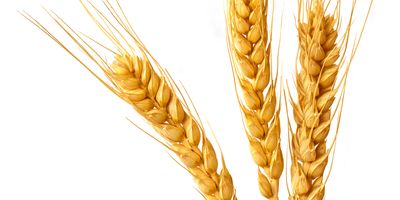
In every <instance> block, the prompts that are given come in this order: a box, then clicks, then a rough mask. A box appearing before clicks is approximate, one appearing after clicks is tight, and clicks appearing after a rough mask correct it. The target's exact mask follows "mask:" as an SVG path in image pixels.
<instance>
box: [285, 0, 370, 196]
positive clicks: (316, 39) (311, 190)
mask: <svg viewBox="0 0 400 200" xmlns="http://www.w3.org/2000/svg"><path fill="white" fill-rule="evenodd" d="M299 2H300V5H299V16H298V18H299V21H298V37H299V44H300V49H299V56H298V57H299V61H300V65H301V67H300V69H299V70H298V72H297V73H296V77H295V79H296V80H295V83H296V90H297V96H298V101H297V102H294V101H293V98H292V97H290V99H291V104H292V107H293V112H294V115H293V116H294V120H295V123H296V125H297V129H296V131H295V133H293V132H292V134H291V146H290V147H291V148H290V150H291V158H292V164H291V170H290V172H291V182H292V190H293V193H292V194H290V197H289V199H292V200H295V199H296V200H297V199H313V200H322V199H323V198H324V195H325V183H326V181H327V179H324V172H325V168H326V166H327V164H328V161H329V156H330V154H331V152H332V148H333V147H334V145H335V143H336V136H337V132H336V134H335V135H334V140H333V142H332V144H330V145H327V136H328V134H329V132H330V129H331V127H333V126H334V124H333V118H334V117H335V116H337V117H338V119H339V120H338V122H337V124H336V131H337V130H338V126H339V123H340V115H341V110H342V106H343V97H344V91H345V85H346V80H347V75H348V70H349V67H350V63H351V60H352V59H353V57H354V54H355V52H356V49H357V46H358V43H359V41H360V38H358V40H356V43H355V44H354V46H353V50H352V52H351V55H350V59H349V62H345V61H346V59H345V57H346V54H345V53H346V50H347V48H348V45H349V34H350V27H351V24H352V16H353V11H354V6H355V1H353V7H352V10H351V15H350V20H349V23H348V25H347V27H345V28H346V30H345V31H344V33H343V35H341V36H340V37H339V27H340V22H339V19H340V5H339V4H340V1H338V2H337V5H336V7H335V9H334V11H333V13H332V14H328V10H327V5H328V4H327V3H326V2H325V1H323V0H308V1H306V2H304V1H303V0H300V1H299ZM329 2H330V1H329ZM368 13H369V12H368ZM302 14H304V15H302ZM302 16H304V18H305V19H303V18H302ZM367 16H368V15H367ZM364 26H365V24H364ZM363 29H364V28H363ZM340 71H344V73H343V75H339V72H340ZM339 91H340V92H339ZM335 99H338V100H337V103H336V104H334V102H335ZM337 113H338V114H337ZM336 114H337V115H336ZM328 176H329V174H328Z"/></svg>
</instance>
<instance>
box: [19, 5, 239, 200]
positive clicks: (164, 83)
mask: <svg viewBox="0 0 400 200" xmlns="http://www.w3.org/2000/svg"><path fill="white" fill-rule="evenodd" d="M81 2H82V5H83V6H84V8H85V10H86V11H87V12H88V14H89V15H90V16H91V17H92V19H94V21H95V23H96V25H97V26H98V27H99V28H100V30H101V31H102V32H103V33H104V34H105V36H106V37H108V39H109V40H110V41H111V42H112V43H113V44H114V47H113V48H109V47H106V46H105V45H102V44H100V46H101V47H104V48H105V49H106V50H108V51H110V53H111V54H112V55H113V61H112V62H111V63H110V62H107V61H106V59H104V58H103V57H101V56H100V53H98V51H96V49H95V48H94V47H93V46H91V45H90V40H88V39H87V38H84V37H83V36H82V35H80V34H78V33H77V32H76V31H75V30H73V29H72V28H71V27H70V26H68V24H66V23H65V22H64V21H63V20H62V19H61V18H60V17H58V16H57V15H56V14H55V13H52V12H50V11H48V13H49V15H50V16H51V17H52V18H53V19H54V21H55V22H56V23H57V24H58V25H59V26H60V28H61V29H62V30H64V31H65V33H66V34H67V35H68V36H69V37H70V38H71V39H72V40H73V41H74V42H75V43H76V44H77V46H78V47H79V48H80V50H82V51H83V52H84V54H85V55H86V56H88V57H89V58H90V59H91V60H92V61H93V62H94V63H95V64H96V66H97V67H98V68H100V69H101V70H102V72H104V75H105V77H106V79H103V78H100V77H101V75H99V74H98V73H95V72H94V70H93V69H92V67H90V66H89V65H88V64H86V62H83V61H82V59H81V58H80V56H79V55H77V54H75V53H73V52H72V51H71V50H70V49H69V48H68V47H66V46H65V45H64V44H63V43H62V42H60V40H58V39H57V38H56V37H55V36H54V35H52V34H51V33H50V32H49V31H48V30H47V29H46V28H45V27H44V26H43V25H42V24H40V23H39V22H38V21H36V20H35V19H34V18H32V17H31V16H30V15H29V14H27V13H23V15H24V16H25V17H26V18H27V19H28V20H29V21H31V22H32V23H33V24H34V25H36V26H37V27H38V28H39V29H41V30H42V31H43V32H45V33H46V34H47V35H48V36H50V37H51V38H52V39H53V40H54V41H55V42H57V43H58V44H59V45H60V46H61V47H62V48H64V49H65V50H66V51H67V52H68V53H70V54H71V55H72V56H73V57H74V58H76V59H77V60H78V61H79V62H80V63H81V64H82V65H83V66H84V67H86V68H87V69H88V70H89V71H90V72H91V73H92V74H93V75H94V76H95V77H96V78H97V79H98V80H100V81H101V82H102V83H103V84H104V85H105V86H106V87H107V88H109V89H110V90H111V91H112V92H114V93H115V94H116V95H118V96H119V97H120V98H122V99H123V100H125V101H126V102H127V103H129V104H130V105H132V107H133V108H134V109H135V110H136V111H137V112H138V113H139V114H140V115H141V116H142V117H143V118H144V119H145V120H146V121H147V122H148V123H149V124H150V125H151V126H152V127H153V128H154V130H156V132H157V133H158V134H159V135H160V136H161V139H157V141H159V142H160V143H162V144H163V145H164V146H165V147H166V148H168V149H169V150H170V151H172V152H173V153H174V154H175V155H176V156H177V158H178V159H177V161H178V162H179V164H181V165H182V166H183V167H184V168H185V169H186V170H187V171H188V172H189V173H190V174H191V175H192V176H193V178H194V180H195V182H196V183H197V186H198V189H199V191H200V192H201V194H202V195H203V196H204V197H205V198H206V199H218V200H231V199H236V195H235V189H234V185H233V180H232V177H231V175H230V173H229V171H228V169H227V168H226V166H225V163H224V159H223V156H222V159H221V160H222V166H221V170H218V165H219V160H218V158H217V155H216V152H215V150H214V147H213V145H212V144H211V142H210V141H209V139H208V138H207V136H206V135H205V131H204V128H203V126H202V125H201V123H200V121H199V119H198V117H195V116H194V115H193V114H192V111H193V110H192V109H190V108H189V106H188V104H187V103H186V101H185V99H183V97H182V96H183V95H182V94H181V93H180V90H179V89H178V87H177V86H176V85H175V83H174V82H173V80H172V79H171V78H170V76H169V75H168V74H167V73H166V72H165V71H164V70H163V69H162V68H161V67H160V66H159V65H158V63H157V61H156V60H155V59H154V58H153V57H152V56H151V54H150V53H149V52H148V51H147V49H146V48H145V47H144V45H143V43H142V42H141V41H140V39H139V38H138V37H137V35H136V33H135V32H134V31H133V29H132V28H131V25H130V24H129V22H128V20H127V19H126V17H125V14H124V13H123V11H122V9H121V6H120V5H119V3H118V1H115V4H114V5H113V4H111V3H110V2H109V1H104V3H105V6H106V7H107V10H108V11H109V12H110V13H109V14H110V16H111V17H107V15H106V14H105V13H102V12H101V11H100V9H99V8H98V7H96V6H95V5H94V4H92V3H90V2H88V3H85V2H83V1H81ZM90 39H91V38H90ZM91 41H93V40H91ZM97 44H99V43H97ZM112 49H116V50H112ZM154 138H155V137H154ZM155 139H156V138H155ZM221 155H222V154H221Z"/></svg>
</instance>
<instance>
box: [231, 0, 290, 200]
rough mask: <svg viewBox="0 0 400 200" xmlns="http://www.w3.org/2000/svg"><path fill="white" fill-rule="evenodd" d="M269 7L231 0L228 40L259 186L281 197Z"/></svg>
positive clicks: (263, 191)
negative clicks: (279, 190) (268, 24)
mask: <svg viewBox="0 0 400 200" xmlns="http://www.w3.org/2000/svg"><path fill="white" fill-rule="evenodd" d="M267 10H268V3H267V1H264V0H228V7H227V16H226V20H227V32H228V41H227V42H228V49H229V52H230V57H231V63H232V67H233V72H234V76H235V84H237V87H236V92H237V95H238V99H239V104H240V108H241V110H242V114H243V119H244V124H245V131H246V135H247V138H248V140H249V143H250V152H251V155H252V157H253V160H254V162H255V163H256V164H257V165H258V185H259V189H260V192H261V194H262V195H263V196H264V197H266V198H268V199H278V189H279V178H280V176H281V174H282V170H283V156H282V151H281V148H280V121H279V110H280V109H279V108H278V107H279V106H278V105H277V98H276V82H274V81H272V80H271V79H272V78H271V66H270V42H269V40H268V30H267Z"/></svg>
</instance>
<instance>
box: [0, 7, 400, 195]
mask: <svg viewBox="0 0 400 200" xmlns="http://www.w3.org/2000/svg"><path fill="white" fill-rule="evenodd" d="M94 2H99V1H94ZM120 2H121V3H122V5H123V6H124V8H125V12H127V13H128V17H129V19H130V21H131V23H132V24H133V26H134V28H135V30H136V31H137V33H138V34H139V36H140V38H141V39H142V41H143V42H144V43H145V44H146V46H147V47H148V49H149V50H150V52H151V53H152V54H153V56H154V57H155V58H156V59H157V60H158V61H159V63H160V64H161V65H162V66H164V67H165V68H167V69H168V70H169V71H170V73H171V74H172V75H173V77H174V78H175V80H179V81H182V82H183V84H184V85H185V87H186V88H187V89H188V92H189V93H190V95H191V97H192V99H193V100H194V103H195V105H196V107H197V109H198V110H199V111H200V112H201V115H202V116H203V117H204V121H209V123H210V125H211V127H212V128H213V130H214V132H215V134H216V137H217V139H218V141H219V142H220V144H221V146H222V148H223V152H224V155H225V159H226V162H227V165H228V167H229V170H230V172H231V174H232V175H233V178H234V182H235V186H236V188H237V194H238V197H239V199H246V200H247V199H251V200H253V199H262V198H261V196H260V195H259V192H258V188H257V182H256V178H257V177H256V166H255V165H254V164H253V161H252V159H251V157H250V154H249V152H248V143H247V140H246V137H245V135H244V132H243V127H242V124H241V118H240V111H239V108H238V104H237V101H236V98H235V93H234V87H233V80H232V75H231V69H230V63H229V57H228V52H227V48H226V42H225V21H224V1H222V0H219V1H216V0H169V1H165V0H147V1H139V0H134V1H127V0H121V1H120ZM296 2H297V1H294V0H285V1H279V2H278V3H277V4H276V10H277V11H276V13H277V16H278V17H277V18H279V16H280V15H281V14H282V11H283V29H282V33H283V34H282V37H283V42H282V50H281V58H280V59H281V61H282V63H281V65H282V68H283V71H284V77H285V78H288V79H289V80H290V78H291V77H292V73H293V66H294V63H295V53H296V46H297V43H296V41H297V39H296V32H295V27H294V18H293V16H294V14H295V11H296ZM41 5H43V6H45V7H46V8H50V9H53V10H54V11H56V12H57V13H59V14H60V15H61V16H62V17H63V18H64V19H65V20H66V21H67V22H70V23H71V24H72V25H73V26H74V27H75V28H77V29H79V30H80V31H82V32H84V33H88V34H90V35H93V36H94V37H96V36H99V34H100V33H99V31H98V30H97V29H94V28H93V24H92V22H91V21H90V19H89V18H88V17H87V16H86V14H85V13H84V10H83V9H82V8H81V6H80V4H79V1H78V0H73V1H72V0H71V1H61V0H57V1H55V0H15V1H5V0H1V4H0V30H1V31H0V58H1V59H0V60H1V63H0V199H1V200H30V199H34V200H39V199H40V200H55V199H57V200H71V199H74V200H95V199H96V200H103V199H104V200H109V199H118V200H127V199H150V200H152V199H176V200H178V199H182V200H187V199H202V197H201V196H200V195H199V194H198V193H197V191H196V190H195V185H194V183H193V181H192V180H191V177H190V175H189V174H187V172H186V171H185V170H183V169H182V168H181V167H179V166H178V165H177V164H176V163H175V162H173V161H172V160H171V158H170V157H169V156H168V154H167V153H166V151H165V149H164V148H163V147H162V146H161V145H159V144H157V143H156V142H155V141H154V140H152V139H151V138H149V137H148V136H146V135H145V134H143V133H141V132H140V131H139V130H137V129H136V128H135V127H133V126H132V125H131V124H130V123H129V122H128V121H127V120H126V117H129V118H131V119H132V120H140V118H138V117H137V115H135V113H134V111H133V110H132V109H131V108H130V107H129V106H128V105H126V103H125V102H123V101H121V100H120V99H118V98H117V97H116V96H115V95H113V94H112V93H111V92H110V91H108V90H107V89H106V88H105V87H103V86H102V85H101V84H100V83H99V82H98V81H97V80H95V79H94V78H93V77H92V76H91V75H90V74H89V73H88V72H87V71H86V70H85V69H84V68H83V67H81V66H80V65H79V63H78V62H76V61H75V60H74V59H73V58H72V57H71V56H69V55H68V54H67V53H66V52H64V51H63V50H62V49H61V48H60V47H58V46H57V45H56V44H55V43H54V42H52V41H51V40H50V39H49V38H48V37H46V36H45V35H44V34H43V33H42V32H40V31H39V30H37V29H36V28H35V27H34V26H33V25H31V24H29V23H28V22H27V20H25V19H24V18H23V17H21V16H20V15H19V14H18V13H17V10H26V11H28V12H29V13H31V14H32V15H33V16H34V17H35V18H37V19H39V20H40V21H41V22H43V23H44V24H45V25H46V26H47V27H50V29H52V30H55V32H56V33H57V31H58V29H57V27H56V25H55V24H54V23H53V22H52V21H51V20H49V17H48V16H47V15H45V12H44V11H43V10H42V9H41V7H40V6H41ZM347 5H348V4H347ZM367 6H368V5H367V3H366V2H365V1H362V0H360V1H359V7H357V10H358V11H359V12H358V13H357V14H356V16H357V20H358V21H356V23H361V20H362V19H363V17H364V14H365V11H366V9H367ZM399 6H400V3H399V1H396V0H376V2H375V4H374V8H373V10H372V13H371V16H370V19H369V21H368V24H367V28H366V31H365V35H364V38H363V40H362V42H361V46H360V48H359V50H358V54H357V56H356V58H355V60H354V62H353V65H352V69H351V72H350V76H349V81H348V84H347V91H346V100H345V105H344V112H343V115H342V126H341V129H340V136H339V141H338V144H337V152H336V157H335V164H334V168H333V171H332V174H331V178H330V179H329V182H328V184H327V190H326V199H328V200H336V199H397V198H398V192H397V190H398V186H399V184H398V180H399V179H400V172H399V169H400V162H399V153H400V149H399V142H400V141H399V140H400V131H399V129H398V123H399V120H400V117H399V113H400V108H399V101H400V97H399V87H400V78H399V74H400V66H399V62H398V57H399V52H400V51H399V49H398V48H399V46H400V39H399V38H400V37H399V35H400V31H399V28H398V25H397V24H396V23H397V21H399V19H400V13H399V11H398V8H399ZM283 8H284V9H283ZM358 14H359V15H358ZM278 22H279V20H278ZM278 26H279V25H276V26H275V27H278ZM276 29H278V28H276ZM60 36H61V38H65V36H64V35H60ZM285 130H286V129H285V128H283V129H282V135H286V132H285ZM286 141H287V138H286V137H284V136H283V138H282V143H283V145H284V146H286ZM285 150H286V149H285ZM281 186H282V187H281V192H280V194H281V198H282V199H285V198H287V192H286V187H285V176H283V177H282V179H281Z"/></svg>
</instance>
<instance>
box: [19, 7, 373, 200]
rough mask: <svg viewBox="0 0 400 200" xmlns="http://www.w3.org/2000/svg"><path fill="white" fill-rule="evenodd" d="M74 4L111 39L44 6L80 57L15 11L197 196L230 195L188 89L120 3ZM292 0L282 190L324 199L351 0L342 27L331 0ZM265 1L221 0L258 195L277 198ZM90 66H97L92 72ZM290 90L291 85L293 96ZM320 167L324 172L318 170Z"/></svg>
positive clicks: (345, 67) (278, 158) (275, 102)
mask: <svg viewBox="0 0 400 200" xmlns="http://www.w3.org/2000/svg"><path fill="white" fill-rule="evenodd" d="M81 3H82V5H83V7H84V8H85V10H86V11H87V13H88V14H89V16H90V17H91V18H92V19H93V21H94V22H95V23H96V25H97V26H98V27H99V29H100V30H101V31H102V33H104V35H105V36H106V37H107V38H108V40H109V41H110V42H111V44H113V46H112V47H109V46H106V45H104V44H101V43H100V42H98V41H96V40H94V39H92V38H91V37H89V36H86V35H83V34H80V33H78V32H77V31H75V30H74V29H72V28H71V27H70V26H69V25H68V24H67V23H66V22H65V21H63V20H62V19H61V18H60V17H59V16H58V15H57V14H55V13H54V12H51V11H48V10H46V11H47V12H48V14H49V15H50V16H51V18H52V19H53V20H54V21H55V23H56V24H58V26H59V27H60V28H61V29H62V30H63V31H64V32H65V33H66V34H67V35H68V36H69V37H70V39H72V40H73V42H74V43H75V44H76V45H77V47H78V48H79V49H80V50H81V51H83V52H84V54H85V55H84V56H86V57H87V58H89V60H90V61H91V62H92V63H91V64H90V63H88V62H85V61H83V59H82V57H81V56H80V55H78V54H76V53H74V52H73V50H71V48H69V47H66V46H65V45H64V44H63V43H62V42H61V41H60V40H59V39H58V38H57V37H55V36H54V35H53V34H52V33H51V32H50V31H49V30H48V29H46V28H45V27H44V26H43V25H42V24H41V23H39V22H38V21H37V20H35V19H34V18H33V17H32V16H31V15H29V14H28V13H26V12H23V13H22V14H23V15H24V17H26V18H27V19H28V20H29V21H31V22H32V23H33V24H34V25H36V26H37V27H38V28H39V29H41V30H42V31H43V32H44V33H45V34H47V35H48V36H49V37H50V38H52V39H53V40H54V41H55V42H57V43H58V44H59V45H60V46H61V47H62V48H63V49H65V50H66V51H67V52H68V53H69V54H70V55H72V56H73V57H74V58H75V59H77V60H78V61H79V62H80V63H81V64H82V65H83V66H84V67H85V68H86V69H87V70H88V71H89V72H90V73H92V74H93V75H94V76H95V77H96V78H97V79H98V80H99V81H100V82H101V83H102V84H104V85H105V86H106V87H107V88H108V89H110V90H111V91H112V92H113V93H114V94H116V95H117V96H119V97H120V98H121V99H123V100H124V101H125V102H127V103H128V104H129V105H131V106H132V107H133V108H134V110H135V111H136V112H137V113H138V114H139V115H140V116H142V117H143V119H144V121H146V122H147V123H148V124H149V125H150V126H151V127H152V128H153V130H154V131H155V133H157V134H156V135H154V134H151V133H150V132H148V131H145V130H144V129H143V128H142V127H139V126H137V125H136V123H134V122H132V123H133V124H134V125H135V126H137V127H138V128H139V129H140V130H142V131H143V132H144V133H146V134H148V135H149V136H150V137H152V138H154V139H155V140H156V141H157V142H159V143H160V144H162V145H163V146H165V147H166V148H167V149H168V150H169V151H171V152H172V153H173V154H174V155H175V157H174V159H176V161H177V162H178V163H179V164H180V165H181V166H183V167H184V168H185V170H186V171H187V172H189V173H190V174H191V175H192V176H193V179H194V180H195V182H196V184H197V187H198V190H199V192H200V193H201V194H202V196H203V197H204V198H205V199H210V200H211V199H221V200H231V199H236V190H235V188H234V185H233V180H232V177H231V175H230V173H229V171H228V169H227V167H226V165H225V161H224V156H223V155H222V152H221V151H220V153H217V152H216V151H215V148H214V145H213V144H212V142H211V141H210V140H209V138H208V137H207V134H206V132H205V128H204V126H203V124H202V122H201V121H200V117H199V115H198V114H197V111H196V109H195V108H194V106H193V105H192V103H191V100H190V98H188V96H187V95H186V96H185V95H184V94H183V93H182V92H181V91H182V89H184V88H183V87H182V86H177V85H176V84H175V82H174V81H173V79H172V78H171V76H170V75H169V73H168V72H167V71H166V70H165V69H164V68H162V67H161V66H160V65H159V64H158V63H157V61H156V60H155V59H154V58H153V57H152V56H151V54H150V53H149V52H148V50H147V49H146V47H145V45H144V44H143V43H142V42H141V41H140V39H139V37H138V36H137V35H136V33H135V32H134V30H133V28H132V26H131V24H130V23H129V21H128V20H127V18H126V15H125V13H124V12H123V10H122V9H121V5H120V4H119V2H118V1H117V0H116V1H115V2H114V3H111V2H109V1H108V0H105V1H103V3H104V5H105V7H106V9H107V11H108V15H107V14H106V13H103V12H101V11H100V9H99V8H98V7H97V6H95V5H94V4H93V3H91V2H83V1H81ZM298 3H299V13H298V24H297V28H298V37H299V38H298V39H299V55H298V60H299V63H300V67H297V70H296V76H295V85H296V87H295V88H296V90H295V91H294V92H293V91H290V89H289V87H288V85H286V87H285V90H284V92H283V93H284V96H285V98H284V99H285V105H286V108H287V109H286V111H288V110H289V107H288V105H290V107H291V108H292V110H293V119H294V124H295V125H296V127H295V128H292V127H291V123H290V122H291V120H290V117H289V115H288V116H287V117H288V125H289V129H288V130H289V135H290V137H289V140H290V141H289V143H288V144H289V150H290V158H291V165H290V177H291V185H292V191H291V192H290V191H289V193H290V197H289V198H290V199H323V198H324V193H325V184H326V181H327V178H328V176H329V171H330V170H325V168H326V166H327V164H328V162H329V158H330V155H331V154H332V153H333V151H334V147H335V144H336V135H337V127H338V126H339V122H340V115H341V110H342V106H343V98H344V91H345V85H346V80H347V75H348V71H349V67H350V63H351V61H352V59H353V57H354V54H355V51H356V49H357V47H358V44H359V41H360V36H361V34H360V35H359V37H358V38H357V39H356V40H355V42H354V44H352V45H353V48H352V51H351V52H350V55H347V54H346V52H347V49H348V47H349V46H350V44H349V37H350V27H351V25H352V23H353V20H352V16H353V11H354V7H355V1H354V2H353V7H352V10H351V14H350V20H349V21H348V24H347V26H346V27H345V30H344V31H343V33H340V32H339V28H340V25H341V24H340V23H339V22H340V18H341V13H340V1H339V0H338V1H337V4H336V5H335V7H334V9H333V11H332V12H331V14H330V13H329V12H328V8H329V6H328V5H329V4H330V3H331V2H330V1H329V2H325V1H323V0H307V1H306V0H304V1H303V0H299V2H298ZM332 5H333V4H332ZM370 8H371V7H370ZM269 10H270V9H269V8H268V1H266V0H228V1H227V11H226V20H227V35H228V37H227V38H228V40H227V42H228V50H229V53H230V57H231V63H232V71H233V74H234V80H235V88H236V94H237V97H238V101H239V106H240V109H241V111H242V116H243V122H244V133H245V135H246V136H247V138H248V141H249V146H250V153H251V155H252V157H253V160H254V162H255V164H256V165H257V174H258V185H259V189H260V192H261V194H262V195H263V196H264V197H265V198H268V199H278V191H279V179H280V177H281V174H282V172H283V169H284V158H283V155H282V150H281V143H282V142H281V138H280V135H281V126H280V110H281V106H280V105H281V103H280V98H277V97H278V95H280V93H281V90H278V89H277V83H278V79H279V76H278V73H277V72H276V73H275V75H273V73H272V71H273V70H272V69H273V68H272V64H271V63H272V61H271V60H272V59H271V58H272V53H271V52H272V51H271V43H272V37H271V35H272V26H270V27H269V26H268V24H270V22H271V24H272V17H271V15H270V14H268V13H269V12H268V11H269ZM368 14H369V11H368ZM108 16H110V17H108ZM367 17H368V15H367ZM270 19H271V20H270ZM364 26H365V23H364ZM364 26H363V27H362V30H361V33H362V32H363V29H364ZM95 45H96V46H98V47H99V48H95ZM100 50H105V51H106V52H108V54H110V55H111V56H112V57H113V61H112V62H108V61H107V59H106V58H104V57H102V56H100V54H101V53H100ZM346 55H347V56H346ZM93 66H95V68H97V69H100V70H101V72H102V74H103V75H101V74H99V73H96V72H95V71H96V70H95V69H94V68H93ZM275 67H276V68H277V66H275ZM280 84H282V83H280ZM281 88H282V87H281ZM293 93H297V99H296V98H295V96H293V95H292V94H293ZM286 102H290V104H287V103H286ZM286 113H287V112H286ZM335 117H336V118H337V119H339V120H337V121H336V122H334V121H333V119H334V118H335ZM335 123H336V124H335ZM334 126H336V133H335V132H334V133H333V141H332V142H331V143H330V145H328V144H327V138H328V134H329V133H330V132H332V131H330V129H331V127H334ZM292 130H295V131H292ZM218 154H220V156H218ZM255 171H256V170H255ZM324 172H328V176H327V177H326V178H325V179H324Z"/></svg>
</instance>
